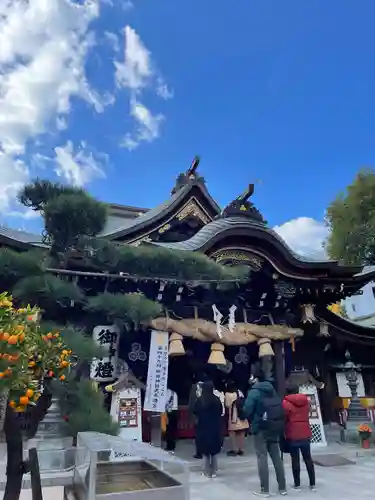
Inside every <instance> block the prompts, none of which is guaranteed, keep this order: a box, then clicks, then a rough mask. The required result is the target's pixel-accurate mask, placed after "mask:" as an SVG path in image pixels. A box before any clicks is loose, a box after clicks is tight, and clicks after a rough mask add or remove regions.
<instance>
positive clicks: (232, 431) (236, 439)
mask: <svg viewBox="0 0 375 500" xmlns="http://www.w3.org/2000/svg"><path fill="white" fill-rule="evenodd" d="M243 397H244V395H243V394H242V392H241V391H240V390H238V389H237V387H236V385H235V384H234V383H232V384H228V386H227V390H226V392H225V399H224V402H225V407H226V408H228V431H229V436H230V439H231V450H230V451H228V453H227V455H228V456H231V457H235V456H242V455H243V454H244V449H245V434H246V431H247V429H249V427H250V426H249V422H248V421H247V420H240V419H239V418H238V412H237V406H236V401H237V399H238V398H243Z"/></svg>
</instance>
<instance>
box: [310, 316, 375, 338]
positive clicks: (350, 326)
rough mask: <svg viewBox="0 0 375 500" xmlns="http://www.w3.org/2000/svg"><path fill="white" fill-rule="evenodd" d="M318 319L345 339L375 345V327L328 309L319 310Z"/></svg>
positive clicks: (336, 334)
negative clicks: (363, 324) (361, 323)
mask: <svg viewBox="0 0 375 500" xmlns="http://www.w3.org/2000/svg"><path fill="white" fill-rule="evenodd" d="M316 317H317V319H320V320H323V321H324V322H325V323H327V324H328V325H329V326H330V327H331V329H332V330H333V331H332V333H334V334H335V336H338V337H342V338H343V339H344V340H348V341H350V342H356V343H360V344H366V345H372V346H374V345H375V328H371V327H368V326H361V325H359V324H358V323H355V322H354V321H351V320H350V319H348V318H343V317H342V316H339V315H338V314H335V313H333V312H331V311H329V310H328V309H321V310H319V311H317V314H316Z"/></svg>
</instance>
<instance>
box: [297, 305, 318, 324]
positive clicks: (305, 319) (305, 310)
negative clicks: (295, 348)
mask: <svg viewBox="0 0 375 500" xmlns="http://www.w3.org/2000/svg"><path fill="white" fill-rule="evenodd" d="M314 307H315V306H314V305H313V304H304V305H303V306H302V318H301V320H302V323H314V322H315V321H316V318H315V313H314Z"/></svg>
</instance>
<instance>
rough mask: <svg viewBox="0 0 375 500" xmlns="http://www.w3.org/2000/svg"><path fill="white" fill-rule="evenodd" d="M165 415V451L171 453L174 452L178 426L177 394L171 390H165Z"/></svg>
mask: <svg viewBox="0 0 375 500" xmlns="http://www.w3.org/2000/svg"><path fill="white" fill-rule="evenodd" d="M165 411H166V414H167V425H166V430H165V444H166V447H165V449H166V450H167V451H171V452H172V453H174V452H175V450H176V441H177V425H178V397H177V393H176V392H174V391H172V390H171V389H168V390H167V404H166V408H165Z"/></svg>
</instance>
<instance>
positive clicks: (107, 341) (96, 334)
mask: <svg viewBox="0 0 375 500" xmlns="http://www.w3.org/2000/svg"><path fill="white" fill-rule="evenodd" d="M93 339H94V341H95V342H96V343H97V344H98V345H99V346H100V347H101V348H102V350H103V352H104V353H105V355H104V357H103V358H101V359H94V360H93V361H92V363H91V369H90V378H91V379H93V380H96V381H97V382H111V381H112V380H114V379H115V378H116V376H117V374H116V365H117V350H118V341H119V331H118V329H117V327H116V326H115V325H110V326H96V327H95V328H94V331H93Z"/></svg>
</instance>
